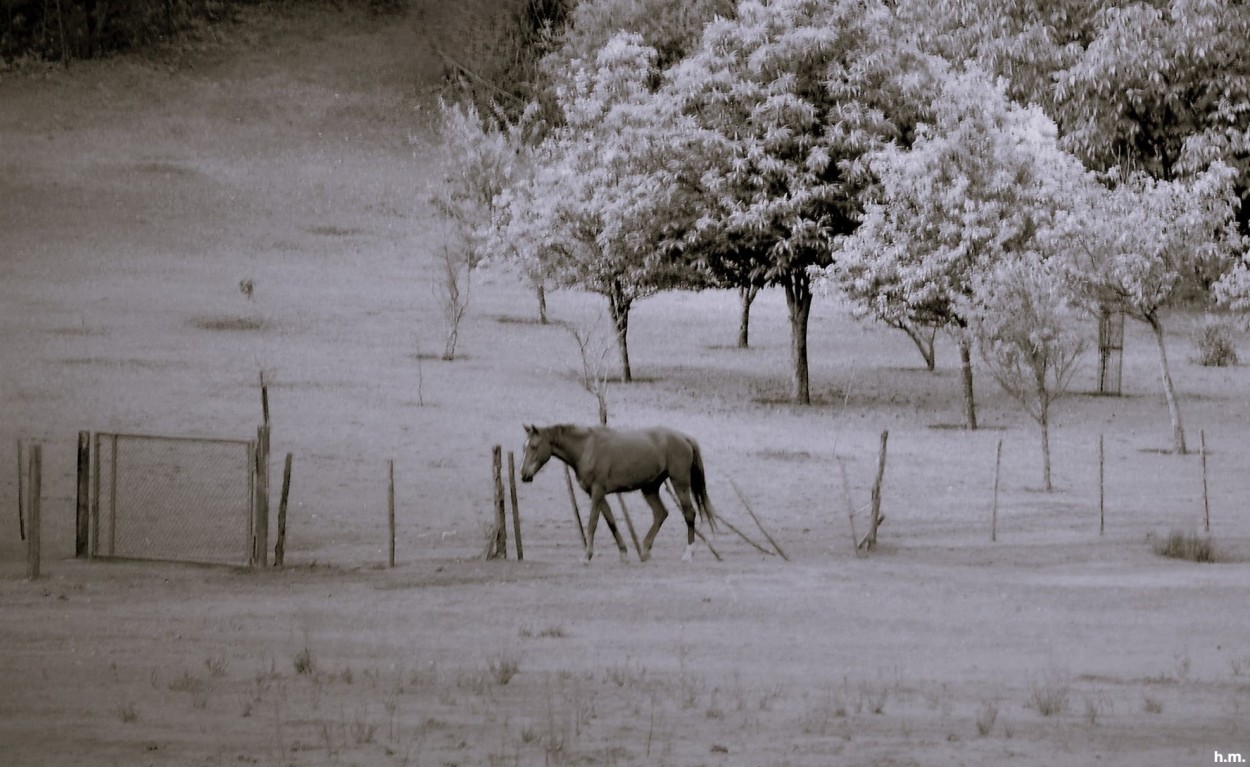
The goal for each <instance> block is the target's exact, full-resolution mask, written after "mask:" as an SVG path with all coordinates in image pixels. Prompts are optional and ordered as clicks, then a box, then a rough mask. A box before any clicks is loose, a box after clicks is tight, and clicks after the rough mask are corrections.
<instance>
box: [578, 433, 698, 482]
mask: <svg viewBox="0 0 1250 767" xmlns="http://www.w3.org/2000/svg"><path fill="white" fill-rule="evenodd" d="M587 448H588V450H587V453H588V455H587V456H586V458H587V459H588V464H589V466H588V468H589V469H590V470H591V472H592V476H591V477H588V479H590V480H591V482H592V483H595V484H602V485H603V486H604V488H605V491H606V492H609V493H612V492H628V491H631V490H638V489H640V488H643V487H646V486H648V485H652V484H654V483H656V482H662V481H663V480H664V479H665V478H666V477H669V476H672V475H673V474H676V475H677V478H678V479H680V480H682V481H683V482H684V481H688V478H689V472H690V466H691V462H692V461H693V459H694V450H695V447H694V441H693V440H692V439H690V437H687V436H686V435H685V434H682V433H681V432H679V431H676V430H675V429H670V428H668V427H664V426H656V427H652V428H649V429H632V430H620V431H618V430H616V429H609V428H606V427H599V428H597V429H595V430H594V436H593V439H592V440H591V441H590V443H589V444H588V445H587Z"/></svg>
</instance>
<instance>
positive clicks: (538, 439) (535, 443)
mask: <svg viewBox="0 0 1250 767" xmlns="http://www.w3.org/2000/svg"><path fill="white" fill-rule="evenodd" d="M549 460H551V440H550V439H549V438H548V437H547V434H546V433H545V432H544V431H543V430H542V429H540V428H538V427H537V426H531V425H529V424H526V426H525V457H524V458H522V459H521V481H522V482H532V481H533V479H534V475H535V474H537V473H538V470H539V469H541V468H542V467H543V466H544V465H546V463H547V461H549Z"/></svg>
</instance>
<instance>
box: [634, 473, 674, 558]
mask: <svg viewBox="0 0 1250 767" xmlns="http://www.w3.org/2000/svg"><path fill="white" fill-rule="evenodd" d="M642 497H643V498H645V499H646V500H647V505H648V506H650V507H651V529H650V530H648V531H647V535H646V536H645V537H644V538H643V539H642V553H641V555H640V556H641V557H642V561H643V562H646V561H647V560H648V559H650V558H651V545H652V544H653V543H655V536H656V533H658V532H660V525H663V524H664V520H665V519H668V509H666V508H664V502H663V501H661V500H660V488H659V487H658V486H656V487H651V488H647V489H646V490H644V491H643V493H642Z"/></svg>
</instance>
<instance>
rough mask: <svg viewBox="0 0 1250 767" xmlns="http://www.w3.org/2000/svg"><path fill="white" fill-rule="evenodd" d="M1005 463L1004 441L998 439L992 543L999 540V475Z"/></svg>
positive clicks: (995, 454) (991, 517) (991, 520)
mask: <svg viewBox="0 0 1250 767" xmlns="http://www.w3.org/2000/svg"><path fill="white" fill-rule="evenodd" d="M1002 463H1003V439H1002V437H999V438H998V447H996V448H994V503H993V505H992V506H991V507H990V541H991V542H993V541H997V540H998V473H999V469H1000V467H1001V466H1002Z"/></svg>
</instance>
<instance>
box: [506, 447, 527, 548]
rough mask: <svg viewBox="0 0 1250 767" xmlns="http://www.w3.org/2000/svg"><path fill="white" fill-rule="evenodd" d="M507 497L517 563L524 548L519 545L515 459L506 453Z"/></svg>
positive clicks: (519, 523) (519, 520)
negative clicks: (510, 504)
mask: <svg viewBox="0 0 1250 767" xmlns="http://www.w3.org/2000/svg"><path fill="white" fill-rule="evenodd" d="M508 496H509V498H511V500H512V537H513V538H515V539H516V558H517V561H518V562H519V561H521V560H523V559H525V547H524V546H522V545H521V510H520V508H519V507H518V506H517V500H516V457H515V456H514V455H513V453H512V451H511V450H509V451H508Z"/></svg>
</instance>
